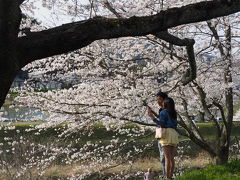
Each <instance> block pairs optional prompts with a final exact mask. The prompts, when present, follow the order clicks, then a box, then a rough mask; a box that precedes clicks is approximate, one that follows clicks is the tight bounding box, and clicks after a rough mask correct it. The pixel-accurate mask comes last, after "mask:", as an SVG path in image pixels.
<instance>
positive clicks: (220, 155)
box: [212, 146, 229, 164]
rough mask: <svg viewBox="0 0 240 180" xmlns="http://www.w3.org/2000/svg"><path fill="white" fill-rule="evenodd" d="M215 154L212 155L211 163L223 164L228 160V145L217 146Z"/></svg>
mask: <svg viewBox="0 0 240 180" xmlns="http://www.w3.org/2000/svg"><path fill="white" fill-rule="evenodd" d="M218 148H219V149H217V150H216V151H217V154H216V156H212V159H213V163H214V164H225V163H227V162H228V157H229V147H228V146H223V147H218Z"/></svg>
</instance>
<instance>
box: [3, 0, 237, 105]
mask: <svg viewBox="0 0 240 180" xmlns="http://www.w3.org/2000/svg"><path fill="white" fill-rule="evenodd" d="M23 2H24V1H22V0H19V1H14V0H12V1H7V2H6V1H1V2H0V7H1V12H2V13H1V17H0V19H1V39H2V41H1V53H0V54H1V58H0V59H1V80H0V83H1V84H0V87H1V88H2V89H1V96H0V102H1V103H0V105H1V106H2V104H3V103H4V100H5V97H6V95H7V92H8V90H9V88H10V86H11V84H12V81H13V79H14V77H15V76H16V73H17V72H18V71H19V70H20V69H21V68H23V67H24V66H25V65H27V64H28V63H30V62H33V61H35V60H38V59H41V58H46V57H50V56H54V55H57V54H62V53H66V52H69V51H73V50H76V49H79V48H82V47H85V46H87V45H89V44H90V43H92V42H93V41H95V40H99V39H110V38H119V37H125V36H142V35H147V34H156V33H160V32H162V31H166V30H167V29H170V28H172V27H175V26H179V25H181V24H188V23H193V22H199V21H204V20H209V19H212V18H216V17H219V16H225V15H229V14H232V13H236V12H238V11H239V2H238V1H226V0H220V1H202V2H199V3H195V4H186V5H184V6H182V7H178V8H169V9H166V10H164V11H160V12H158V13H156V14H154V15H150V14H151V12H150V11H146V13H145V14H144V16H140V17H137V16H132V14H130V16H132V17H130V18H119V19H115V18H113V19H112V18H105V17H98V16H95V18H91V19H89V20H83V21H79V22H74V23H70V24H66V25H62V26H59V27H55V28H50V29H47V30H43V31H39V32H30V33H27V34H26V35H25V36H22V37H18V33H19V30H20V29H19V26H20V23H21V17H22V13H21V10H20V5H21V4H22V3H23ZM43 2H44V3H43V4H46V3H47V1H43ZM75 2H76V3H77V2H78V1H75ZM90 2H91V1H90ZM97 2H99V3H101V2H102V1H97ZM174 2H175V1H174ZM190 2H191V1H190ZM148 3H149V1H147V2H146V3H141V4H140V6H136V7H135V10H137V12H139V13H141V11H140V10H139V7H141V8H140V9H143V8H142V5H143V7H148ZM90 4H91V6H90V8H89V10H90V12H91V13H90V14H91V16H90V17H92V16H93V15H92V14H93V12H94V11H96V9H95V8H96V6H94V3H93V1H92V3H90ZM105 4H106V3H105ZM123 4H125V2H124V3H123V2H120V3H117V4H116V6H117V7H119V5H123ZM128 4H129V7H130V8H131V7H134V5H136V4H134V3H128ZM175 4H176V3H175ZM151 7H152V4H150V6H149V9H151ZM70 9H71V8H70ZM99 11H100V12H102V9H99ZM122 11H123V12H124V11H125V10H124V8H123V9H122ZM143 11H144V9H143ZM76 12H77V10H76ZM134 12H136V11H134ZM95 14H96V13H95ZM146 14H147V15H146ZM100 15H101V14H100ZM135 15H137V14H135ZM176 17H178V18H176ZM160 34H161V33H160ZM163 37H165V36H164V35H163ZM188 75H189V77H190V78H189V79H188V81H189V80H191V79H193V78H194V77H195V73H194V70H193V71H192V70H191V65H190V73H188Z"/></svg>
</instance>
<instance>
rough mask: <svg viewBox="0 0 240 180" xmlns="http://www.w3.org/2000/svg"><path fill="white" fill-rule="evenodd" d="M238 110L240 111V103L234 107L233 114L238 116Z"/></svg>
mask: <svg viewBox="0 0 240 180" xmlns="http://www.w3.org/2000/svg"><path fill="white" fill-rule="evenodd" d="M238 110H240V103H238V104H235V105H234V107H233V114H236V112H237V111H238Z"/></svg>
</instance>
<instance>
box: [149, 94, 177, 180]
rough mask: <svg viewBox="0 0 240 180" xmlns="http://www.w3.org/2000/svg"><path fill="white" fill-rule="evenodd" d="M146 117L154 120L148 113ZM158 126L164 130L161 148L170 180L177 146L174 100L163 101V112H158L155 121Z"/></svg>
mask: <svg viewBox="0 0 240 180" xmlns="http://www.w3.org/2000/svg"><path fill="white" fill-rule="evenodd" d="M148 115H149V116H150V117H151V118H154V115H153V113H152V112H151V111H150V112H148ZM155 121H156V122H157V124H158V125H159V126H161V127H162V128H166V137H165V138H161V139H160V143H161V145H162V146H163V151H164V156H165V170H166V177H167V179H172V176H173V171H174V168H175V160H174V157H175V155H176V147H177V144H178V134H177V132H176V128H177V112H176V110H175V103H174V100H173V99H172V98H170V97H167V98H165V99H164V102H163V110H162V111H161V112H160V115H159V118H158V119H156V120H155Z"/></svg>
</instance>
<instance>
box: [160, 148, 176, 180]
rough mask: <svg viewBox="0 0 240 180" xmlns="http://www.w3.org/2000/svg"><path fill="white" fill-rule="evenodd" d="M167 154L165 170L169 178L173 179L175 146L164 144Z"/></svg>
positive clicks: (165, 153)
mask: <svg viewBox="0 0 240 180" xmlns="http://www.w3.org/2000/svg"><path fill="white" fill-rule="evenodd" d="M163 150H164V155H165V170H166V176H167V178H169V179H171V178H172V176H173V172H174V168H175V161H174V156H175V150H176V149H175V147H174V146H163Z"/></svg>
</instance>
